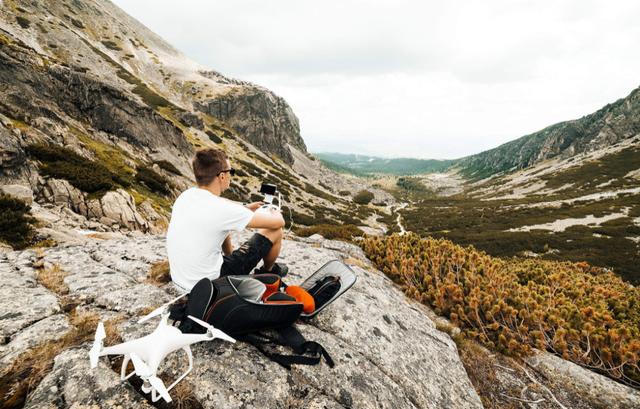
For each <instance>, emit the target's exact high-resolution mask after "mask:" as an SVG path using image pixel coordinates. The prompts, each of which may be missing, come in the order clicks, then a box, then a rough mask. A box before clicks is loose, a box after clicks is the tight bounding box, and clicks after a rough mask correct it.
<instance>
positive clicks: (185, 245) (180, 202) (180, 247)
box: [167, 187, 253, 290]
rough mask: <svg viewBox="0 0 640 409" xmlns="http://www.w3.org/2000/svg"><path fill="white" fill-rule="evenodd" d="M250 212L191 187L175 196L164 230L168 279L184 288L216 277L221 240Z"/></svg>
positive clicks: (239, 226)
mask: <svg viewBox="0 0 640 409" xmlns="http://www.w3.org/2000/svg"><path fill="white" fill-rule="evenodd" d="M252 217H253V212H252V211H251V210H249V209H247V208H246V207H244V206H243V205H241V204H240V203H237V202H233V201H231V200H227V199H224V198H221V197H219V196H216V195H214V194H213V193H211V192H209V191H208V190H205V189H201V188H199V187H192V188H190V189H187V190H185V191H184V192H182V193H181V194H180V196H178V198H177V199H176V201H175V203H174V204H173V209H172V211H171V221H170V222H169V229H168V230H167V254H168V256H169V267H170V271H171V279H172V280H173V282H174V283H176V284H177V285H179V286H180V287H183V288H184V289H186V290H191V288H192V287H193V286H194V285H195V284H196V283H197V282H198V281H200V280H201V279H202V278H204V277H208V278H209V279H212V280H213V279H215V278H218V277H219V276H220V267H221V266H222V261H223V259H222V243H223V242H224V239H225V238H226V237H227V235H228V234H229V232H230V231H240V230H242V229H244V228H245V227H246V226H247V224H249V221H251V218H252Z"/></svg>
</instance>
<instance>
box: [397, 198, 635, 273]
mask: <svg viewBox="0 0 640 409" xmlns="http://www.w3.org/2000/svg"><path fill="white" fill-rule="evenodd" d="M530 201H531V200H530V199H523V200H520V199H518V200H484V201H483V200H478V199H469V198H461V197H458V198H456V197H451V198H434V199H424V200H420V201H418V202H416V203H414V204H413V206H412V207H410V208H407V209H405V210H402V211H401V212H400V213H401V215H402V218H403V220H404V222H403V224H404V225H405V227H406V228H407V229H408V230H411V231H414V232H416V233H418V234H420V235H422V236H433V237H437V238H445V239H448V240H451V241H453V242H455V243H457V244H460V245H463V246H467V245H473V246H475V247H476V248H478V249H481V250H483V251H486V252H487V253H489V254H491V255H493V256H498V257H511V256H518V255H521V254H523V252H525V251H532V252H535V253H538V254H541V257H542V258H545V259H550V260H571V261H575V262H579V261H587V262H589V263H590V264H593V265H598V266H601V267H608V268H612V269H614V271H615V272H616V273H617V274H619V275H620V276H622V277H623V278H625V279H626V280H629V281H630V282H632V283H636V284H637V283H640V270H639V269H638V265H639V263H640V257H639V256H638V253H637V247H636V244H635V243H634V242H632V241H631V240H629V239H627V238H626V237H634V236H637V235H639V234H640V228H639V227H638V226H636V225H635V224H634V223H633V220H632V218H634V217H638V216H635V214H639V215H640V196H638V195H626V196H619V197H617V198H611V199H606V200H600V201H595V202H582V203H580V202H576V203H573V204H571V205H568V204H567V205H563V206H560V207H525V206H524V205H526V204H527V203H528V202H530ZM624 208H628V209H630V211H629V217H622V218H619V219H615V220H612V221H610V222H607V223H604V224H603V225H602V226H601V227H593V228H591V227H588V226H573V227H569V228H567V229H566V230H565V231H563V232H550V231H547V230H533V231H530V232H509V231H507V230H509V229H511V228H515V227H521V226H527V225H536V224H544V223H549V222H553V221H555V220H560V219H567V218H584V217H586V216H588V215H591V214H592V215H594V216H596V217H601V216H604V215H608V214H612V213H621V212H622V209H624ZM593 233H599V234H604V235H606V236H609V237H610V238H609V239H605V238H598V237H594V236H593ZM614 248H615V249H616V250H615V251H611V250H612V249H614ZM549 249H556V250H558V252H548V250H549Z"/></svg>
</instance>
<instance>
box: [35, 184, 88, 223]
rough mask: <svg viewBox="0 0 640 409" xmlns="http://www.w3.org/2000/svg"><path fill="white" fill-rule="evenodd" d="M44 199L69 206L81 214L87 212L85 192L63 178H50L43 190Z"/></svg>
mask: <svg viewBox="0 0 640 409" xmlns="http://www.w3.org/2000/svg"><path fill="white" fill-rule="evenodd" d="M41 194H42V197H43V199H44V200H45V201H46V202H48V203H53V204H57V205H64V206H68V207H69V208H70V209H72V210H73V211H75V212H76V213H80V214H85V215H86V214H87V205H86V203H85V199H84V194H83V193H82V192H81V191H80V190H79V189H77V188H75V187H73V186H71V184H70V183H69V182H67V181H66V180H63V179H54V178H49V179H47V180H46V182H45V185H44V186H43V188H42V190H41Z"/></svg>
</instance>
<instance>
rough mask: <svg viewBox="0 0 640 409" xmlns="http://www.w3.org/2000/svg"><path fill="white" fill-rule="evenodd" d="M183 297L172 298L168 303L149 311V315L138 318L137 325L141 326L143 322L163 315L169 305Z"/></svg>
mask: <svg viewBox="0 0 640 409" xmlns="http://www.w3.org/2000/svg"><path fill="white" fill-rule="evenodd" d="M185 295H186V294H182V295H181V296H179V297H176V298H174V299H173V300H171V301H169V302H168V303H165V304H162V305H161V306H159V307H158V308H156V309H155V310H153V311H151V312H150V313H149V314H147V315H145V316H144V317H142V318H140V319H139V320H138V324H142V323H143V322H147V321H149V320H150V319H151V318H153V317H157V316H158V315H160V314H163V313H164V312H165V311H166V308H167V307H168V306H169V305H171V304H173V303H174V302H176V301H178V300H179V299H180V298H182V297H184V296H185Z"/></svg>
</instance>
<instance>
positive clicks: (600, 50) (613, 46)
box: [115, 0, 640, 158]
mask: <svg viewBox="0 0 640 409" xmlns="http://www.w3.org/2000/svg"><path fill="white" fill-rule="evenodd" d="M115 3H116V4H117V5H118V6H120V7H121V8H123V9H124V10H125V11H127V12H128V13H129V14H131V15H132V16H134V17H135V18H137V19H138V20H140V21H141V22H142V23H144V24H145V25H146V26H148V27H149V28H151V29H152V30H153V31H155V32H156V33H158V34H159V35H161V36H162V37H163V38H164V39H166V40H167V41H168V42H170V43H171V44H173V45H174V46H175V47H176V48H178V49H180V50H181V51H182V52H184V53H185V54H186V55H188V56H189V57H191V58H192V59H194V60H195V61H197V62H199V63H200V64H203V65H205V66H208V67H210V68H212V69H215V70H217V71H219V72H221V73H223V74H225V75H228V76H231V77H236V78H240V79H244V80H249V81H252V82H255V83H258V84H260V85H264V86H266V87H267V88H269V89H271V90H272V91H274V92H275V93H276V94H278V95H281V96H283V97H284V98H285V99H286V100H287V101H288V103H289V104H290V105H291V107H292V108H293V110H294V112H295V113H296V115H297V116H298V118H299V119H300V127H301V133H302V137H303V138H304V140H305V142H306V144H307V146H308V148H309V150H310V151H312V152H328V151H333V152H345V153H364V154H372V155H379V156H387V157H398V156H408V157H421V158H457V157H461V156H465V155H469V154H473V153H477V152H480V151H482V150H486V149H490V148H493V147H495V146H498V145H499V144H501V143H504V142H507V141H509V140H512V139H515V138H517V137H519V136H522V135H525V134H528V133H531V132H535V131H537V130H539V129H541V128H544V127H545V126H547V125H551V124H554V123H556V122H559V121H563V120H568V119H575V118H579V117H581V116H583V115H586V114H589V113H591V112H593V111H595V110H597V109H598V108H600V107H602V106H603V105H605V104H607V103H609V102H613V101H615V100H616V99H618V98H621V97H625V96H627V95H628V94H629V93H630V92H631V91H632V90H633V89H634V88H636V87H638V86H639V85H640V47H639V46H638V44H640V24H639V23H638V18H640V1H637V0H632V1H618V0H616V1H590V0H575V1H574V0H571V1H559V0H555V1H551V0H549V1H546V2H543V1H522V0H491V1H488V0H485V1H482V2H480V1H471V0H469V1H403V0H389V1H373V0H367V1H365V0H336V1H333V0H325V1H305V0H273V1H264V0H227V1H224V2H223V1H218V0H181V1H175V0H126V1H125V0H115Z"/></svg>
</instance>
